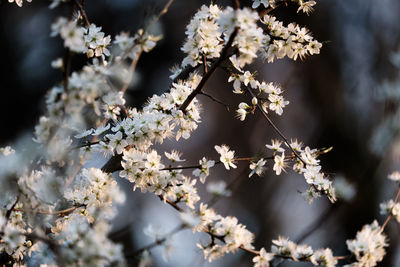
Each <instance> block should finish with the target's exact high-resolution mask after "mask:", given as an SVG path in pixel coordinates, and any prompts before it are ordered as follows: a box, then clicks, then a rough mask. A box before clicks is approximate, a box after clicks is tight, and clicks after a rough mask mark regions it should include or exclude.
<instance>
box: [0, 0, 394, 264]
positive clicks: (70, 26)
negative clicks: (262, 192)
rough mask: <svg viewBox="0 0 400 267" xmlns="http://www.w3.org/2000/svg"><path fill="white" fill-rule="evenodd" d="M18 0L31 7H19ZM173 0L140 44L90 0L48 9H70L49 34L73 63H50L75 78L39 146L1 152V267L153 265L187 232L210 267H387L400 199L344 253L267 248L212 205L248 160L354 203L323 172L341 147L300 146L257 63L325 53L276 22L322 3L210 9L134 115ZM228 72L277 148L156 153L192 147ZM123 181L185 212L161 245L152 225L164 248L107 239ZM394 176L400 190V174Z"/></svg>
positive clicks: (262, 1)
mask: <svg viewBox="0 0 400 267" xmlns="http://www.w3.org/2000/svg"><path fill="white" fill-rule="evenodd" d="M9 2H14V1H13V0H9ZM15 2H16V4H17V5H18V6H22V5H23V1H22V0H20V1H15ZM28 2H30V1H28ZM165 2H166V3H165V6H164V7H163V9H162V10H161V11H160V12H159V13H158V14H156V15H155V16H154V18H153V19H152V20H151V21H150V22H149V25H146V27H144V28H142V29H138V30H137V32H136V33H135V34H133V35H130V34H129V33H126V32H121V33H120V34H119V35H116V36H114V37H111V36H110V35H107V34H106V33H104V32H103V31H102V28H101V27H99V26H96V25H95V24H94V23H91V20H90V18H89V17H88V16H87V14H86V12H85V6H84V4H85V3H84V1H81V2H80V1H78V0H70V1H68V0H53V1H51V4H50V8H51V9H54V8H56V7H58V8H63V7H64V6H65V7H69V8H70V10H71V12H70V16H69V17H59V18H58V19H57V20H56V21H55V22H54V23H53V24H52V25H51V36H54V37H56V36H59V37H60V38H61V39H62V41H63V44H64V47H65V49H66V56H65V58H64V59H61V58H60V59H56V60H54V61H53V62H52V66H53V67H54V68H57V69H60V71H62V72H63V74H64V80H63V81H61V82H60V83H59V84H56V85H55V86H53V87H52V88H51V89H50V90H49V92H48V93H47V95H46V112H45V114H44V115H43V116H42V117H41V118H40V120H39V122H38V124H37V125H36V126H35V129H34V138H33V141H32V142H29V144H28V145H27V146H29V147H28V148H27V149H25V150H23V151H18V150H17V151H14V149H13V148H11V147H9V146H7V147H5V148H2V149H1V150H0V152H1V156H0V166H1V168H0V169H1V173H0V179H1V180H0V183H1V189H0V190H1V197H0V201H1V212H0V238H1V239H0V249H1V253H2V256H1V260H2V262H1V263H2V264H14V265H15V266H19V265H27V266H28V265H29V264H36V263H38V264H47V265H59V266H80V265H82V266H103V265H104V266H124V265H126V258H127V257H129V256H131V255H132V254H134V255H135V256H137V257H138V258H139V259H140V260H139V261H140V264H142V266H147V265H148V264H149V263H148V261H149V257H150V252H151V251H152V249H153V248H154V247H156V246H163V245H165V244H166V243H167V242H168V238H169V237H170V236H172V235H173V234H175V233H176V232H178V231H181V230H183V229H192V230H193V232H200V233H202V234H203V235H205V236H207V239H204V240H202V241H201V242H199V243H198V244H197V247H198V249H200V250H201V251H202V253H203V254H204V258H205V259H207V260H208V261H210V262H211V261H214V260H215V259H217V258H221V257H223V256H224V255H225V254H228V253H235V252H236V251H238V250H243V251H245V252H246V253H248V254H249V255H251V258H252V262H253V263H254V266H270V264H274V263H278V262H281V261H302V262H307V263H309V264H310V265H315V266H336V265H337V264H341V265H346V266H376V265H377V264H378V263H379V262H381V261H382V260H383V258H384V256H385V253H386V252H385V248H386V247H387V246H388V240H389V238H388V237H387V235H386V234H385V232H384V230H385V227H386V225H387V224H388V222H389V220H390V218H392V217H394V218H395V219H396V221H397V222H400V203H399V202H398V200H399V196H400V189H398V190H397V194H396V195H395V197H394V198H393V199H391V200H389V201H387V202H384V203H382V204H381V207H380V208H381V212H382V213H383V214H385V215H386V216H387V217H386V220H385V221H384V222H383V223H382V224H379V223H378V221H377V220H375V221H373V222H371V223H370V224H367V225H365V226H364V227H363V228H362V229H361V230H360V231H359V232H357V233H356V234H355V235H356V236H355V238H354V239H349V240H347V241H346V245H347V248H348V251H349V252H348V254H346V255H338V254H337V253H335V252H334V251H332V250H331V249H330V248H312V247H311V246H309V245H306V244H301V243H299V242H293V241H290V240H289V239H288V238H284V237H279V238H278V239H275V240H272V245H271V247H270V248H269V247H268V248H267V247H266V246H265V247H258V248H256V247H255V246H254V245H253V243H254V239H255V235H254V234H253V233H252V231H251V229H248V227H246V225H244V224H242V223H240V222H239V220H238V218H236V217H234V216H223V215H221V214H220V213H218V211H217V210H215V209H214V208H212V206H213V205H214V204H215V202H216V201H217V200H218V199H219V198H221V197H229V196H230V194H231V191H230V189H231V188H230V187H231V185H232V184H229V185H227V184H226V183H225V182H224V181H207V178H208V177H209V175H210V170H211V169H212V168H214V167H215V166H217V165H220V166H223V167H224V168H225V169H226V170H227V171H231V170H232V169H235V168H237V165H238V164H239V163H241V162H244V163H245V164H247V165H248V172H247V173H246V175H245V177H246V179H249V178H251V179H254V178H253V177H255V176H262V175H263V173H265V172H266V171H267V168H269V169H272V171H270V172H272V173H274V174H276V175H278V176H279V175H281V174H282V172H287V171H289V169H292V170H293V171H294V172H295V173H297V174H298V175H299V176H300V177H303V178H304V185H305V186H306V187H307V189H306V190H304V192H302V193H301V194H302V195H303V197H304V198H305V201H308V202H309V203H310V204H311V203H312V202H313V200H314V199H316V198H318V197H320V196H324V197H326V198H327V199H328V200H329V201H330V202H331V203H335V202H336V201H337V196H336V195H337V193H338V195H339V197H340V196H341V197H344V198H345V197H346V196H347V195H348V194H346V191H345V190H343V189H342V188H343V185H342V188H341V187H336V189H335V187H334V185H333V181H332V179H333V178H332V177H330V175H328V174H325V173H324V172H323V168H322V166H321V165H320V160H319V156H321V155H323V154H326V153H328V152H329V151H330V148H328V149H326V148H321V149H320V148H310V147H309V146H307V145H304V144H303V142H301V141H299V140H298V139H288V138H287V137H286V135H285V134H284V133H283V132H282V131H281V130H280V129H279V128H278V127H277V126H276V125H275V123H274V122H273V120H272V119H271V114H275V115H277V116H278V117H279V116H284V115H283V113H284V108H285V107H286V106H287V105H289V101H287V100H286V99H285V97H284V96H283V91H284V90H283V89H282V87H281V86H280V85H278V84H277V83H274V82H273V81H263V80H262V79H261V78H260V77H257V72H256V71H250V69H251V65H252V64H253V63H254V61H255V60H256V59H257V58H261V59H263V60H264V61H266V62H268V63H273V62H274V61H277V60H279V59H282V58H285V57H286V58H289V59H292V60H297V59H304V58H306V57H307V56H311V55H314V54H319V53H320V49H321V47H322V43H321V42H319V41H317V40H315V39H314V38H313V36H312V35H311V33H310V32H309V30H308V29H307V28H305V27H302V26H300V25H298V24H296V23H294V22H293V23H289V24H284V23H283V22H281V21H279V20H278V19H277V18H276V17H275V16H273V15H272V12H273V11H274V10H275V9H277V8H284V7H285V6H287V5H288V4H295V5H297V12H303V13H306V14H309V13H311V12H312V11H313V7H314V6H315V4H316V2H315V1H303V0H268V1H267V0H254V1H251V3H250V4H248V3H247V5H246V3H242V1H238V0H236V1H232V5H231V6H229V5H223V4H220V3H219V2H217V1H211V3H209V4H208V5H203V6H201V7H200V8H199V9H198V11H197V12H196V13H195V14H194V15H193V17H192V19H191V20H190V22H189V24H188V25H187V26H186V31H185V34H186V40H185V41H184V44H183V46H182V47H181V50H182V52H183V53H184V58H183V60H182V61H181V62H180V63H179V64H178V65H176V66H175V67H174V68H173V69H172V74H171V76H170V78H171V83H170V86H169V88H165V90H164V93H162V94H159V95H153V96H152V97H150V98H149V99H148V100H147V102H146V103H145V104H144V105H143V106H142V107H141V108H133V107H129V106H128V105H127V104H126V100H125V98H124V95H125V93H126V91H127V89H128V88H129V86H130V84H131V80H132V78H133V75H134V74H135V68H136V66H137V64H138V62H139V60H140V58H141V56H142V54H144V53H148V52H150V51H151V50H152V49H153V48H154V47H155V46H156V44H157V42H158V41H159V40H161V38H162V36H158V35H153V34H151V33H150V32H149V31H148V29H149V27H150V26H151V24H154V23H156V22H157V21H158V20H160V19H161V17H162V16H163V15H164V14H165V13H166V12H168V9H169V7H170V5H171V4H173V0H169V1H165ZM243 2H244V1H243ZM32 4H35V3H32ZM89 4H90V2H88V3H86V5H89ZM28 8H29V7H28ZM77 54H85V55H86V56H87V64H86V65H85V66H83V67H82V69H80V70H75V71H72V72H71V58H72V57H74V56H75V55H77ZM217 69H220V70H222V71H223V72H224V73H225V78H226V87H229V88H232V97H235V95H241V96H237V97H238V99H241V100H238V101H237V102H238V103H237V109H236V111H235V112H234V116H235V117H236V118H237V119H239V120H240V121H244V120H249V119H251V118H252V115H254V114H255V113H256V112H257V113H260V114H262V116H263V118H264V120H265V124H266V125H268V126H269V127H270V128H271V129H272V130H273V131H274V132H275V133H276V138H275V139H273V140H271V141H270V142H269V143H267V144H266V145H265V148H264V151H263V153H262V154H261V155H240V156H238V155H237V153H235V151H233V150H232V149H231V148H230V147H232V145H231V144H210V147H213V148H214V149H215V152H216V153H215V155H218V156H215V155H204V157H202V158H201V159H199V160H198V164H194V165H191V164H185V160H184V159H183V156H182V154H181V153H180V152H179V151H177V150H175V149H173V150H172V151H165V150H164V151H163V149H162V148H160V146H158V144H161V143H163V142H164V141H165V140H166V139H175V140H176V141H177V142H179V141H181V140H182V139H189V138H191V135H192V133H193V132H194V131H195V130H196V129H197V127H198V124H199V123H200V122H201V114H202V113H205V112H207V111H202V110H201V105H200V102H199V100H198V96H199V95H205V96H206V97H207V98H209V99H210V101H214V102H218V103H220V104H222V105H224V101H221V100H219V99H216V98H215V97H214V96H213V95H211V94H208V93H206V92H205V91H204V87H205V85H206V83H207V82H208V81H209V79H210V78H211V77H212V76H213V75H216V70H217ZM239 97H240V98H239ZM203 123H207V122H203ZM99 157H102V158H104V159H105V163H104V164H102V166H95V164H93V162H94V159H95V158H99ZM117 177H120V178H123V179H126V180H127V181H129V182H131V183H132V187H133V189H134V190H135V191H140V192H141V193H150V194H153V195H155V196H157V197H158V198H159V199H160V200H161V201H163V202H164V203H165V208H166V209H167V208H169V207H171V208H173V209H175V210H176V214H177V216H180V218H181V220H182V223H181V224H180V225H178V226H177V228H176V229H174V230H173V231H172V232H170V233H166V234H164V235H161V236H160V235H159V233H157V231H155V230H154V229H152V227H149V228H147V229H146V232H147V233H148V234H149V235H152V236H154V238H155V242H154V243H152V244H150V245H147V246H143V247H142V248H141V249H139V250H137V251H131V252H128V253H126V252H125V251H123V247H122V246H121V245H118V244H116V243H115V242H114V241H112V240H111V238H110V232H111V220H112V219H113V218H114V216H115V215H116V211H117V210H116V205H117V204H118V203H122V202H124V201H125V195H124V194H123V192H122V191H121V190H120V189H119V186H118V184H117V182H116V179H119V178H117ZM389 178H390V179H391V180H393V182H395V183H397V184H398V185H400V173H398V172H394V173H392V174H391V175H389ZM238 179H244V177H243V176H241V177H238ZM233 182H234V181H233ZM343 183H345V182H343ZM200 184H206V185H207V189H208V191H209V192H210V193H211V194H213V195H214V196H215V197H214V198H213V199H212V200H211V201H210V202H206V201H204V200H203V199H202V197H201V196H200V194H199V189H198V186H199V185H200ZM344 187H345V188H347V189H349V188H350V185H348V184H345V185H344ZM336 191H337V192H336ZM350 191H351V190H350ZM168 206H169V207H168ZM277 234H279V233H277ZM268 242H269V241H265V242H264V243H268ZM298 243H299V244H298Z"/></svg>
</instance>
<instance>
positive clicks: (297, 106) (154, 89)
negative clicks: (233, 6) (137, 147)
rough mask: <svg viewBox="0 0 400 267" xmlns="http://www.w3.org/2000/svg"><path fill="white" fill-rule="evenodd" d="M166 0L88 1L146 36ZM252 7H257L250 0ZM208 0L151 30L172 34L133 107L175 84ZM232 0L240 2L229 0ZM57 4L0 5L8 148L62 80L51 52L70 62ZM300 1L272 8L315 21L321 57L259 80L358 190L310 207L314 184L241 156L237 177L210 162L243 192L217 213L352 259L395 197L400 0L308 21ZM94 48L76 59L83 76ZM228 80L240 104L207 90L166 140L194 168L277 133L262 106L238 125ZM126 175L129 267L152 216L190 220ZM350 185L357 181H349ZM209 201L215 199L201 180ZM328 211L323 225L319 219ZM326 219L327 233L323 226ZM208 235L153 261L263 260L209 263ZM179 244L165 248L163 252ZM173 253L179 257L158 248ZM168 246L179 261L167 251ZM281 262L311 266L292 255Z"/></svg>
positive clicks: (293, 131)
mask: <svg viewBox="0 0 400 267" xmlns="http://www.w3.org/2000/svg"><path fill="white" fill-rule="evenodd" d="M166 2H167V1H166V0H158V1H144V0H142V1H140V0H97V1H91V0H87V1H86V4H85V8H86V10H87V13H88V17H89V19H90V21H91V22H93V23H95V24H96V25H97V26H102V27H103V31H104V32H105V33H106V34H111V35H112V36H115V34H117V33H119V32H120V31H130V32H131V33H135V32H136V31H137V29H138V28H140V27H143V25H144V22H145V21H146V20H147V19H148V18H150V17H151V15H153V14H156V13H157V12H158V11H160V10H161V8H162V7H163V6H164V4H165V3H166ZM240 2H241V3H242V5H250V4H251V3H250V1H243V0H241V1H240ZM208 3H209V1H199V0H192V1H182V0H175V2H174V3H173V4H172V5H171V7H170V10H169V12H168V13H167V14H166V15H165V16H163V18H162V19H161V23H159V24H156V25H155V27H153V29H152V30H153V31H154V32H155V33H162V34H163V36H164V38H163V40H162V41H160V42H159V45H158V46H157V47H156V48H155V49H154V50H153V51H152V52H151V53H149V54H144V55H143V56H142V58H141V60H140V61H139V64H138V66H137V72H136V74H135V77H134V82H133V83H132V85H131V86H130V88H129V90H128V92H127V99H128V102H129V103H130V105H131V106H136V107H140V106H141V105H142V104H143V102H144V101H145V100H146V98H147V97H148V96H151V95H153V94H160V93H163V92H165V91H166V90H167V89H168V86H169V85H170V80H169V78H168V76H169V75H170V71H169V69H170V68H171V67H172V66H173V65H174V64H178V63H179V62H180V61H181V60H182V59H183V57H184V55H183V54H182V52H181V51H180V47H181V45H182V44H183V42H184V39H185V34H184V32H185V25H186V24H187V23H188V22H189V21H190V18H191V16H192V15H193V14H194V13H195V12H196V10H197V9H198V8H199V7H200V6H201V5H202V4H208ZM219 3H220V4H221V5H224V4H226V3H230V1H219ZM47 6H48V2H47V1H40V0H33V2H32V3H24V6H23V8H18V7H17V6H16V5H15V4H9V3H7V1H6V0H0V40H1V41H0V51H1V52H2V53H1V60H0V68H1V71H0V89H1V98H0V99H1V105H0V112H1V114H2V116H1V119H2V121H3V123H2V126H1V129H2V130H1V131H0V136H1V137H0V146H5V145H8V144H12V143H13V142H15V141H16V140H17V139H18V137H19V136H21V135H23V134H26V133H29V134H31V133H32V132H33V127H34V125H35V124H36V123H37V121H38V119H39V117H40V114H42V113H43V112H44V95H45V93H46V91H47V90H48V89H49V88H50V87H51V86H52V85H54V84H55V83H58V82H60V81H61V80H62V74H61V73H60V72H59V71H57V70H54V69H52V68H51V66H50V63H51V61H52V60H54V59H56V58H58V57H63V55H64V50H63V47H62V42H61V40H60V39H59V38H51V37H50V35H49V34H50V24H51V23H52V22H53V21H54V20H55V19H56V17H57V16H60V15H64V16H67V15H68V12H69V6H68V5H61V6H60V7H58V8H57V9H55V10H49V9H48V7H47ZM296 10H297V7H296V5H294V4H293V5H289V6H288V7H280V8H278V9H277V10H275V11H273V12H272V14H273V15H275V16H277V18H278V19H279V20H282V21H284V22H285V24H287V23H290V22H293V21H294V22H297V23H298V24H300V25H303V26H306V27H307V28H308V29H310V31H311V32H312V33H313V36H314V37H315V38H316V39H317V40H319V41H320V42H324V45H323V47H322V50H321V53H320V54H319V55H315V56H311V57H307V58H306V59H305V60H304V61H303V62H302V61H296V62H293V61H291V60H287V59H283V60H278V61H276V62H275V63H273V64H268V63H267V62H262V61H261V60H260V61H257V62H256V63H255V64H254V66H252V67H251V69H252V70H258V72H259V75H258V79H259V80H265V81H267V82H276V83H279V84H281V85H282V87H283V88H284V90H285V92H284V96H285V98H287V99H288V100H289V101H290V105H289V106H288V107H287V108H286V109H285V110H284V113H283V115H282V116H277V115H275V114H271V119H272V120H273V121H274V122H275V123H276V124H277V125H278V127H279V128H280V129H281V130H282V131H283V132H284V133H285V135H286V136H287V137H288V138H298V139H299V140H301V141H303V142H304V143H305V144H306V145H308V146H310V147H312V148H314V147H315V148H321V147H331V146H332V147H333V150H332V151H331V152H329V153H328V154H327V155H324V156H322V157H321V163H322V167H323V171H324V172H325V173H328V174H329V175H330V176H331V177H332V179H346V180H347V181H348V182H349V183H350V184H351V185H352V186H353V187H354V190H355V194H354V196H353V197H352V198H349V199H348V200H342V201H339V202H338V203H337V204H335V205H331V204H330V203H329V202H328V200H327V199H325V198H323V197H322V198H320V199H317V200H316V201H314V203H312V204H311V205H309V204H308V203H307V202H306V201H304V200H303V199H302V197H301V194H300V193H298V191H304V190H306V188H307V187H306V183H305V181H304V179H303V178H302V177H301V176H299V175H297V174H295V173H293V172H291V171H290V170H289V171H288V172H287V173H283V174H282V175H280V176H276V175H275V174H274V172H273V171H272V166H273V162H271V161H270V162H268V163H267V166H268V167H269V170H267V171H266V172H265V174H264V175H263V176H262V177H257V176H253V177H252V178H251V179H249V178H248V174H249V169H248V164H246V163H239V164H238V168H237V169H236V170H234V171H230V172H228V171H226V170H225V169H224V168H223V167H222V166H217V167H215V168H213V169H212V170H211V176H210V177H209V178H208V180H207V181H217V180H224V181H226V182H227V183H228V184H229V183H231V182H232V181H236V182H235V183H234V184H233V187H232V196H231V197H229V198H222V199H220V200H219V201H218V202H217V203H216V204H215V205H214V208H215V209H216V210H217V211H218V212H219V213H220V214H222V215H224V216H227V215H233V216H237V217H238V218H239V221H240V222H241V223H243V224H245V225H246V226H247V228H248V229H249V230H250V231H252V232H253V233H255V235H256V240H255V245H256V247H257V248H259V247H266V248H267V249H269V248H270V245H271V240H272V239H276V238H278V236H279V235H281V236H285V237H288V238H290V239H291V240H299V239H303V241H304V242H305V243H307V244H309V245H312V246H313V248H319V247H330V248H332V249H333V251H334V254H335V255H347V254H348V251H347V249H346V245H345V241H346V240H347V239H350V238H351V239H352V238H354V237H355V235H356V232H357V231H358V230H360V229H361V227H362V226H363V225H365V224H367V223H368V224H369V223H371V222H372V221H373V220H374V218H377V219H378V221H379V222H380V223H381V224H382V223H383V221H384V219H385V218H384V217H383V216H381V215H379V203H380V202H383V201H384V200H388V199H390V198H393V197H394V194H395V191H396V187H395V185H394V183H391V182H389V181H387V179H386V177H387V174H389V173H390V172H392V171H395V170H400V164H399V163H400V142H399V140H398V137H399V136H398V133H399V130H400V121H399V118H400V111H399V110H398V104H399V99H400V76H399V68H400V56H399V55H397V54H396V51H400V45H399V44H400V24H399V23H398V17H399V15H400V2H399V1H398V0H381V1H374V0H319V1H317V5H316V7H315V11H314V13H312V14H311V15H310V16H307V15H305V14H302V13H301V14H300V13H299V14H298V13H296ZM84 62H85V56H75V57H74V58H73V64H72V66H73V70H79V69H80V67H81V66H82V64H83V63H84ZM227 79H228V77H227V75H226V74H225V73H224V72H223V71H217V72H216V73H215V75H214V76H213V77H212V79H211V80H210V81H209V82H208V84H207V86H206V87H205V91H206V92H207V93H209V94H211V95H213V96H214V97H216V98H217V99H219V100H221V101H223V102H224V103H226V104H227V105H229V106H230V107H231V108H230V112H228V111H227V110H226V109H225V107H224V106H222V105H220V104H218V103H216V102H213V101H211V100H210V99H208V98H206V97H204V96H199V99H200V102H201V103H202V105H203V108H204V111H203V114H202V121H203V122H202V123H201V124H200V125H199V128H198V130H197V131H196V132H195V133H194V135H193V136H192V138H190V139H189V140H181V141H179V142H175V141H173V140H171V141H168V142H166V143H164V144H163V145H161V146H159V148H160V149H161V150H165V151H169V150H170V149H172V148H176V149H178V150H180V151H182V152H183V158H186V163H187V164H188V165H189V164H197V162H198V160H199V159H201V158H202V157H203V156H207V157H208V158H213V159H217V158H218V155H217V154H216V152H215V150H214V145H217V144H218V145H219V144H227V145H228V146H230V147H231V148H232V149H233V150H235V151H236V155H237V156H240V157H247V156H253V155H256V154H259V153H267V154H268V151H266V148H265V144H267V143H270V142H271V141H270V140H271V138H277V136H276V134H275V132H274V131H273V130H272V128H271V127H269V126H268V124H267V122H266V121H265V120H264V119H263V117H261V116H260V114H255V115H253V116H250V117H249V118H248V119H246V121H245V122H241V121H239V120H238V119H235V118H234V115H235V114H234V110H235V109H236V108H237V105H238V103H240V102H242V101H243V100H248V99H246V98H242V97H238V96H237V95H233V94H232V93H231V90H232V85H231V84H228V83H227ZM116 179H118V180H119V181H120V185H121V187H123V188H124V189H125V191H126V194H127V202H126V204H125V205H124V206H122V207H120V211H121V212H120V214H119V215H118V217H117V219H116V220H115V226H114V229H115V230H114V232H113V234H112V235H111V238H112V239H113V240H115V241H117V242H122V243H123V244H124V246H125V251H126V253H127V255H128V256H129V262H130V264H131V265H135V264H136V263H137V258H136V257H134V256H133V252H134V251H136V250H137V249H140V248H141V247H143V246H144V245H146V244H149V243H151V242H153V241H154V240H152V239H151V238H149V237H147V236H146V235H145V234H144V233H143V229H144V228H146V227H147V226H148V225H149V224H152V225H154V227H155V228H159V229H160V231H164V232H169V231H171V230H172V229H174V228H175V227H176V226H177V225H179V224H180V219H179V217H178V216H177V213H176V212H175V211H174V210H173V209H171V208H170V207H168V206H165V205H164V204H163V203H162V202H160V201H159V200H158V198H156V197H155V196H153V195H150V194H149V195H145V194H141V193H140V192H132V185H131V184H130V183H129V182H126V181H121V179H119V178H117V177H116ZM347 188H348V187H347ZM200 189H201V192H200V194H201V196H202V199H203V200H209V199H211V197H210V196H209V194H207V193H206V191H205V186H203V185H200ZM321 218H322V219H321ZM316 225H318V227H314V226H316ZM386 229H387V231H386V233H387V234H388V236H389V238H390V247H389V248H388V249H387V254H388V255H387V256H386V257H385V260H384V261H383V263H381V264H380V265H379V266H400V246H399V245H400V243H399V242H400V238H399V237H400V235H399V233H400V226H399V224H396V223H395V222H394V221H393V222H391V223H390V224H389V226H388V227H387V228H386ZM199 240H203V243H205V242H207V240H208V239H207V236H206V235H202V234H192V232H191V231H190V230H184V231H181V232H179V233H177V234H175V235H174V236H173V238H172V241H171V242H169V243H168V246H167V248H168V251H166V249H165V246H163V247H158V248H156V249H154V250H152V251H151V255H152V257H153V260H154V266H250V265H251V258H252V256H251V255H249V254H246V253H242V252H237V253H236V254H234V255H231V254H230V255H227V256H225V257H224V258H223V259H221V260H217V261H215V262H213V263H212V264H210V263H208V262H206V261H204V260H203V255H202V252H201V251H200V250H199V249H197V248H196V245H195V244H196V243H197V242H199ZM166 252H168V253H166ZM163 254H165V256H167V258H168V261H165V259H163V258H162V257H161V256H162V255H163ZM167 254H168V255H167ZM280 266H309V264H302V263H295V262H283V263H282V264H281V265H280Z"/></svg>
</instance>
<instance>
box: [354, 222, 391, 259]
mask: <svg viewBox="0 0 400 267" xmlns="http://www.w3.org/2000/svg"><path fill="white" fill-rule="evenodd" d="M346 244H347V248H348V249H349V250H350V251H351V252H352V253H353V255H354V256H355V257H356V259H357V262H356V263H353V264H352V265H348V266H376V264H377V263H378V262H380V261H382V259H383V257H384V256H385V254H386V252H385V247H387V246H388V244H387V242H386V236H385V235H384V234H383V233H382V232H381V227H380V226H379V224H378V222H377V221H374V222H373V223H371V224H367V225H364V226H363V228H362V229H361V231H359V232H357V236H356V239H351V240H347V241H346Z"/></svg>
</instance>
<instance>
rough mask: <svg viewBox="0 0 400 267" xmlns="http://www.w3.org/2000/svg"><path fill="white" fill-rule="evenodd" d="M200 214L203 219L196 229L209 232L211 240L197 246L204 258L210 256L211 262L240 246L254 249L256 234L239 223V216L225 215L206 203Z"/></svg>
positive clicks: (201, 205) (202, 205) (202, 204)
mask: <svg viewBox="0 0 400 267" xmlns="http://www.w3.org/2000/svg"><path fill="white" fill-rule="evenodd" d="M199 216H200V219H201V221H200V223H199V224H198V225H197V226H195V227H194V229H195V230H196V231H203V232H204V231H206V232H207V233H209V234H210V236H211V242H210V243H209V244H207V245H203V244H197V246H198V247H199V248H200V249H202V250H203V253H204V258H205V259H207V258H208V261H209V262H211V261H212V260H214V259H217V258H220V257H222V256H223V255H224V254H226V253H230V252H235V251H236V250H237V249H238V248H239V247H243V248H246V249H253V245H252V243H253V240H254V235H253V234H252V233H251V232H250V231H248V230H247V229H246V226H244V225H242V224H240V223H238V219H237V218H235V217H232V216H228V217H223V216H221V215H219V214H217V213H216V212H215V211H214V210H213V209H211V208H208V206H207V205H206V204H204V203H201V204H200V211H199Z"/></svg>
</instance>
